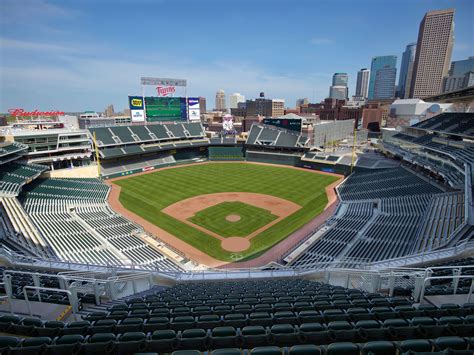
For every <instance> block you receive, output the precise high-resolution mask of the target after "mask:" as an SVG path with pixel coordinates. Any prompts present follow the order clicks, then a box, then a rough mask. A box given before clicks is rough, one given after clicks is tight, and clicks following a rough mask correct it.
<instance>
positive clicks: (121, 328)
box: [116, 318, 143, 333]
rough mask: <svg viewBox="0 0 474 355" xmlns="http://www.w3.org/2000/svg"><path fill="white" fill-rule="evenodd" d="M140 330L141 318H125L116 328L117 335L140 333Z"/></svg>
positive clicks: (141, 327)
mask: <svg viewBox="0 0 474 355" xmlns="http://www.w3.org/2000/svg"><path fill="white" fill-rule="evenodd" d="M142 329H143V319H142V318H125V319H124V320H122V321H120V323H119V324H118V325H117V326H116V330H117V333H129V332H140V331H141V330H142Z"/></svg>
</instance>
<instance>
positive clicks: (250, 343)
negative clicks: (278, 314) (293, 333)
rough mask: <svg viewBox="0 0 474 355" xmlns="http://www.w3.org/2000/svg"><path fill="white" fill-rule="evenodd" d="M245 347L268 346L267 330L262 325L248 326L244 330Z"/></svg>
mask: <svg viewBox="0 0 474 355" xmlns="http://www.w3.org/2000/svg"><path fill="white" fill-rule="evenodd" d="M242 340H243V346H244V347H246V348H253V347H256V346H265V345H268V342H269V335H268V334H267V332H266V331H265V328H264V327H263V326H260V325H248V326H246V327H243V328H242Z"/></svg>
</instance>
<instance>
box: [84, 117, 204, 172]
mask: <svg viewBox="0 0 474 355" xmlns="http://www.w3.org/2000/svg"><path fill="white" fill-rule="evenodd" d="M89 132H90V133H91V135H92V136H93V137H95V141H96V144H97V148H98V150H99V155H100V159H101V164H102V167H103V169H102V176H104V177H106V178H110V177H115V176H121V175H124V174H130V173H134V172H139V171H146V170H147V169H154V168H157V167H165V166H170V165H174V164H176V159H184V160H186V159H192V158H196V157H200V156H201V155H202V152H201V147H207V146H208V145H209V139H208V138H206V136H205V133H204V128H203V127H202V125H201V123H200V122H183V123H180V122H175V123H171V124H161V123H159V124H149V125H144V126H140V125H124V126H113V127H96V128H90V129H89ZM178 149H179V151H178ZM170 152H173V154H172V153H170Z"/></svg>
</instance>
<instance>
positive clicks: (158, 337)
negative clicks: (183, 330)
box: [148, 329, 178, 353]
mask: <svg viewBox="0 0 474 355" xmlns="http://www.w3.org/2000/svg"><path fill="white" fill-rule="evenodd" d="M177 347H178V338H177V335H176V332H175V331H174V330H172V329H162V330H155V331H154V332H153V333H152V334H151V336H150V337H149V340H148V348H149V350H151V351H156V352H159V353H162V352H171V351H173V350H175V349H176V348H177Z"/></svg>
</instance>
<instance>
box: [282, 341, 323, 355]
mask: <svg viewBox="0 0 474 355" xmlns="http://www.w3.org/2000/svg"><path fill="white" fill-rule="evenodd" d="M288 353H289V355H321V348H319V347H318V346H316V345H313V344H305V345H294V346H292V347H291V348H290V349H289V351H288Z"/></svg>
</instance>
